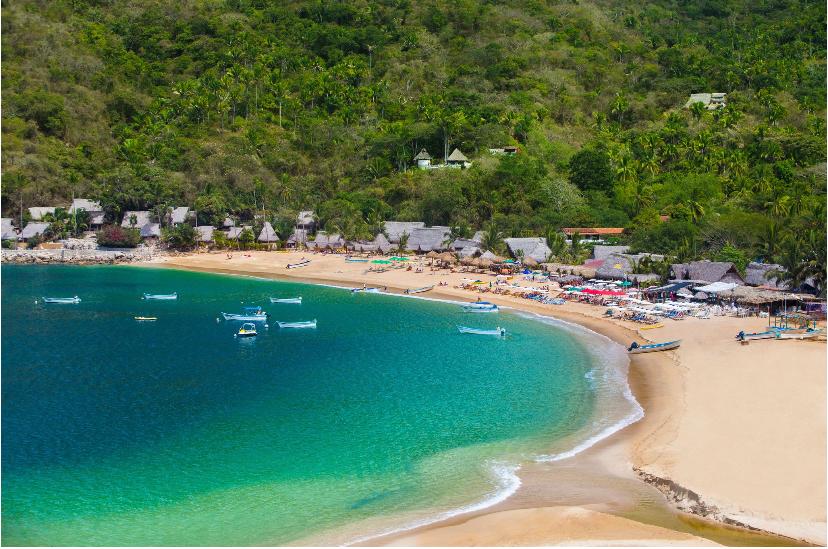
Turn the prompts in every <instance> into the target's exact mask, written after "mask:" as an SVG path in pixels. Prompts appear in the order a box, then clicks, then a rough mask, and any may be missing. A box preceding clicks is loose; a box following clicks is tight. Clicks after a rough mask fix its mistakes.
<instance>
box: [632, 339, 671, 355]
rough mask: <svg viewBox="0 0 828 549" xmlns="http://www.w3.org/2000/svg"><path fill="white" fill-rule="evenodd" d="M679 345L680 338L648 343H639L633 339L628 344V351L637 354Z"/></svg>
mask: <svg viewBox="0 0 828 549" xmlns="http://www.w3.org/2000/svg"><path fill="white" fill-rule="evenodd" d="M679 345H681V340H680V339H677V340H675V341H665V342H664V343H651V344H649V345H639V344H638V343H636V342H635V341H633V343H632V345H630V347H629V349H627V351H629V353H630V354H631V355H637V354H640V353H654V352H656V351H669V350H670V349H676V348H677V347H678V346H679Z"/></svg>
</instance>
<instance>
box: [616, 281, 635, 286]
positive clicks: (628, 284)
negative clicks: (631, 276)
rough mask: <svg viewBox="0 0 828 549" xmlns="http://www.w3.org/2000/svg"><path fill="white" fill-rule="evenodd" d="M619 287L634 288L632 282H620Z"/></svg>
mask: <svg viewBox="0 0 828 549" xmlns="http://www.w3.org/2000/svg"><path fill="white" fill-rule="evenodd" d="M618 285H619V286H624V287H627V286H632V282H630V281H629V280H625V281H624V282H619V283H618Z"/></svg>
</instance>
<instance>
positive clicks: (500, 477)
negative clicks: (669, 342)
mask: <svg viewBox="0 0 828 549" xmlns="http://www.w3.org/2000/svg"><path fill="white" fill-rule="evenodd" d="M175 291H177V292H178V294H179V299H178V300H177V301H143V300H141V299H140V297H141V295H142V294H143V293H144V292H149V293H171V292H175ZM72 295H79V296H80V297H81V298H82V299H83V301H82V302H81V303H80V304H78V305H45V304H43V303H42V302H40V301H41V298H42V296H47V297H60V296H72ZM299 295H301V296H302V297H303V298H304V302H303V304H302V305H287V304H285V305H280V304H270V303H269V300H268V299H267V298H268V296H280V297H294V296H299ZM35 300H37V301H39V303H37V304H36V303H35ZM246 305H263V306H264V308H265V310H267V311H268V312H270V313H271V314H272V320H274V321H275V320H290V321H296V320H311V319H314V318H315V319H317V320H318V328H317V329H315V330H286V329H285V330H280V329H279V328H278V327H277V325H276V323H275V322H274V321H271V322H270V327H269V328H268V329H261V328H260V335H259V336H258V337H257V338H253V339H248V340H239V339H236V338H234V337H233V333H234V331H235V330H236V329H238V326H239V324H238V323H233V322H224V321H217V317H218V316H219V312H220V311H225V312H239V311H240V310H241V307H242V306H246ZM134 316H156V317H158V321H157V322H146V323H142V322H136V321H135V320H134V319H133V317H134ZM457 325H468V326H474V327H481V328H494V327H495V326H497V325H499V326H503V327H505V328H506V329H507V330H508V332H509V336H508V337H507V338H506V339H505V340H502V339H499V338H495V337H488V336H474V335H461V334H459V333H458V332H457V329H456V326H457ZM2 376H3V377H2V397H3V404H2V406H3V410H2V412H3V414H2V428H3V440H2V465H3V479H2V487H3V492H2V504H3V516H2V526H3V529H2V534H3V543H5V544H7V545H32V544H40V545H160V544H163V545H247V544H263V543H264V544H279V543H288V542H290V541H292V540H297V539H301V538H305V537H308V536H312V535H314V534H316V533H319V532H323V531H328V530H331V529H336V528H340V527H342V526H343V525H346V524H349V523H354V522H356V521H364V520H366V519H370V518H373V517H388V518H389V520H388V521H386V522H385V523H384V524H386V525H387V524H392V523H393V524H396V523H397V522H399V523H400V524H399V525H401V526H404V525H405V521H419V522H422V521H427V520H429V519H430V518H434V516H436V515H437V514H440V513H443V514H445V513H452V512H456V510H457V509H458V508H463V507H464V506H469V505H475V504H477V505H485V504H486V502H489V501H495V500H496V499H497V498H498V497H500V496H502V495H503V494H505V493H506V492H508V491H509V490H512V489H514V479H515V478H516V477H515V476H514V471H515V469H516V467H517V466H518V464H519V463H521V462H523V461H526V460H529V459H534V458H536V457H537V456H539V455H542V456H546V457H547V459H555V457H556V456H561V455H568V453H569V452H570V451H571V450H572V449H573V448H577V449H580V448H582V447H583V446H585V445H588V444H590V443H591V442H593V441H595V440H597V439H598V438H600V437H603V436H606V435H608V434H609V433H611V432H612V430H613V429H615V428H616V427H617V426H618V425H622V424H624V423H625V422H629V421H630V420H631V418H633V417H635V414H636V413H637V412H638V409H637V405H635V403H634V402H631V401H630V397H629V395H627V396H625V395H624V394H623V389H624V388H625V387H626V377H625V376H626V362H625V359H624V358H623V355H619V354H618V351H617V347H613V346H610V345H608V342H607V341H605V340H602V339H601V338H600V336H597V335H594V334H593V335H589V334H586V333H584V332H583V331H580V330H577V329H574V328H571V327H567V326H563V325H560V324H555V323H550V322H540V321H538V320H537V319H535V318H532V317H529V316H526V315H523V316H521V315H517V314H510V313H507V312H502V313H500V314H496V315H492V314H474V313H463V312H462V311H461V310H460V308H459V307H457V306H456V305H453V304H448V303H438V302H430V301H424V300H415V299H401V298H398V297H394V296H386V295H376V294H358V295H352V294H351V293H350V292H347V291H343V290H341V289H337V288H328V287H320V286H310V285H303V284H296V283H287V282H277V281H270V280H260V279H255V278H245V277H231V276H221V275H211V274H203V273H191V272H182V271H171V270H164V269H146V268H132V267H69V266H66V267H64V266H42V267H41V266H37V267H33V266H9V265H3V267H2ZM481 502H482V503H481ZM403 517H404V518H405V521H403ZM361 533H362V534H370V533H371V532H361Z"/></svg>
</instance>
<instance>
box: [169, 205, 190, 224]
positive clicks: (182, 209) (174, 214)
mask: <svg viewBox="0 0 828 549" xmlns="http://www.w3.org/2000/svg"><path fill="white" fill-rule="evenodd" d="M189 217H191V214H190V208H188V207H187V206H179V207H178V208H173V209H172V211H171V212H170V223H172V224H173V225H180V224H181V223H186V222H187V218H189Z"/></svg>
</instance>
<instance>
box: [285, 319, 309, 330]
mask: <svg viewBox="0 0 828 549" xmlns="http://www.w3.org/2000/svg"><path fill="white" fill-rule="evenodd" d="M276 324H278V325H279V327H280V328H316V319H313V320H305V321H301V322H277V323H276Z"/></svg>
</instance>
